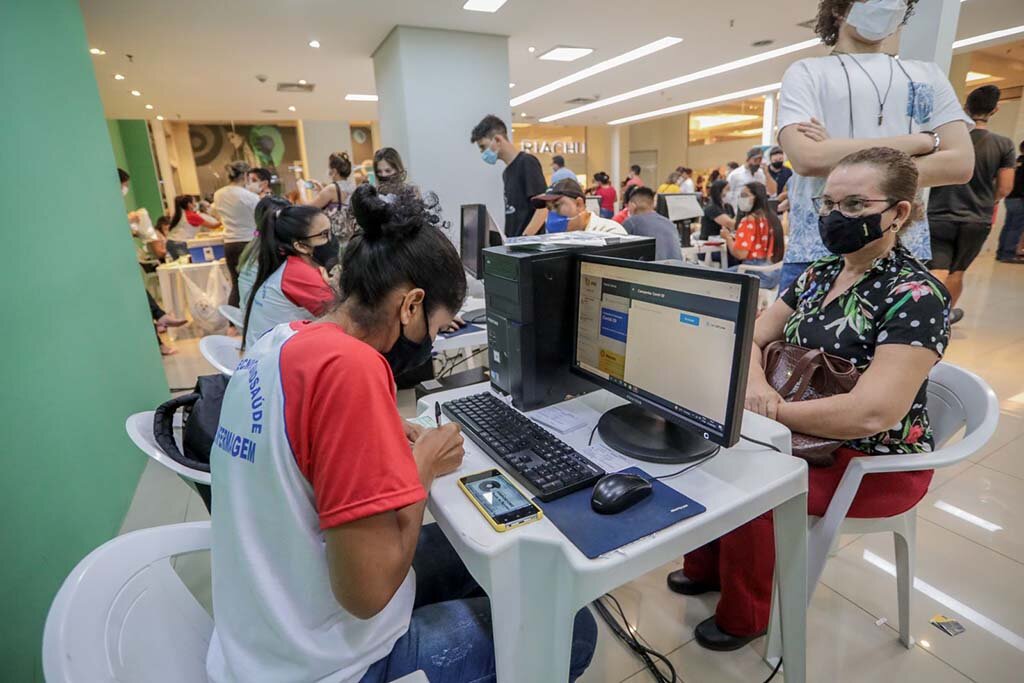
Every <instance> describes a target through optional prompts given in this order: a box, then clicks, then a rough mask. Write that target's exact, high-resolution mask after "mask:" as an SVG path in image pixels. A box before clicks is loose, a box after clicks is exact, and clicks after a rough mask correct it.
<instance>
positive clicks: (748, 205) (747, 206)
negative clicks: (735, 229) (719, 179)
mask: <svg viewBox="0 0 1024 683" xmlns="http://www.w3.org/2000/svg"><path fill="white" fill-rule="evenodd" d="M736 208H738V209H739V210H740V211H742V212H743V213H749V212H750V210H751V209H752V208H754V198H753V197H740V198H739V199H738V200H736Z"/></svg>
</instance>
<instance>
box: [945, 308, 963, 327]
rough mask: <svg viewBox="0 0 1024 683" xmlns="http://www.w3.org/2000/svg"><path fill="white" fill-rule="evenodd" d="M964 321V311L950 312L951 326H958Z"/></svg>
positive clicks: (954, 310) (955, 310) (956, 309)
mask: <svg viewBox="0 0 1024 683" xmlns="http://www.w3.org/2000/svg"><path fill="white" fill-rule="evenodd" d="M963 319H964V309H962V308H954V309H953V310H952V311H950V312H949V324H950V326H952V325H956V324H957V323H958V322H960V321H961V320H963Z"/></svg>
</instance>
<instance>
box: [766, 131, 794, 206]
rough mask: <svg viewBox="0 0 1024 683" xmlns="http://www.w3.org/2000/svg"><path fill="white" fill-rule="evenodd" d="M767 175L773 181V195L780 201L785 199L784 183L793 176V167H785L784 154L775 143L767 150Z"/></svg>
mask: <svg viewBox="0 0 1024 683" xmlns="http://www.w3.org/2000/svg"><path fill="white" fill-rule="evenodd" d="M768 161H769V163H768V175H770V176H771V177H772V180H774V181H775V190H776V191H775V197H776V198H777V199H778V200H779V201H780V202H781V201H783V200H784V199H785V194H786V183H788V182H789V179H790V178H792V177H793V169H791V168H787V167H786V154H785V152H783V151H782V148H781V147H779V146H778V145H776V146H775V147H772V149H771V151H770V152H768Z"/></svg>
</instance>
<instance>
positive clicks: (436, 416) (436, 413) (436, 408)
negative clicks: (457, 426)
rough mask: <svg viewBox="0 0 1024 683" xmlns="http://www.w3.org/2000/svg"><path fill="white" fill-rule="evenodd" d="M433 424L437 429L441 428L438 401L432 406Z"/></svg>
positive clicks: (439, 404)
mask: <svg viewBox="0 0 1024 683" xmlns="http://www.w3.org/2000/svg"><path fill="white" fill-rule="evenodd" d="M434 422H435V423H436V424H437V426H438V427H440V426H441V402H440V401H438V402H437V403H435V404H434Z"/></svg>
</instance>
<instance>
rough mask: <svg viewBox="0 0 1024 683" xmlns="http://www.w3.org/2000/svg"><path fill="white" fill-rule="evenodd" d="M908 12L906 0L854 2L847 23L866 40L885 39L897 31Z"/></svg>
mask: <svg viewBox="0 0 1024 683" xmlns="http://www.w3.org/2000/svg"><path fill="white" fill-rule="evenodd" d="M906 14H907V3H906V2H904V0H865V2H855V3H853V7H851V8H850V13H849V14H848V15H847V16H846V23H848V24H849V25H850V26H852V27H854V28H855V29H857V33H858V34H860V36H861V37H862V38H864V39H865V40H885V39H886V38H888V37H889V36H891V35H892V34H893V33H896V29H898V28H899V27H900V23H901V22H902V21H903V17H905V16H906Z"/></svg>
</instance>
